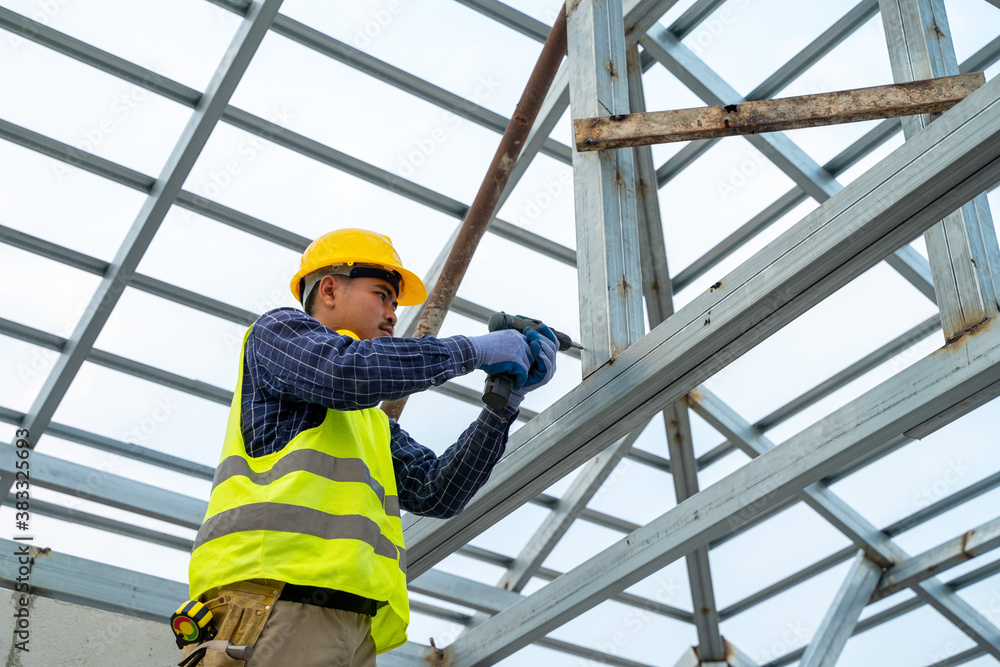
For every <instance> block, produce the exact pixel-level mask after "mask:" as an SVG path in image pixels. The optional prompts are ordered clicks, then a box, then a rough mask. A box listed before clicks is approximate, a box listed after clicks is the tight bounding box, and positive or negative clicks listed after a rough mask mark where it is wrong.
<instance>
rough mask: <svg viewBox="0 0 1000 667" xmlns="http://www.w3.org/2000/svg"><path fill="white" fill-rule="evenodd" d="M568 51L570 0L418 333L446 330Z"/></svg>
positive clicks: (395, 413) (390, 407) (391, 406)
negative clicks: (446, 321)
mask: <svg viewBox="0 0 1000 667" xmlns="http://www.w3.org/2000/svg"><path fill="white" fill-rule="evenodd" d="M564 55H566V5H563V7H562V9H561V10H560V11H559V15H558V16H557V17H556V21H555V23H554V24H553V25H552V30H551V31H550V32H549V37H548V39H547V40H545V45H544V46H543V47H542V52H541V54H540V55H539V56H538V62H537V63H535V68H534V70H532V72H531V77H530V78H529V79H528V83H527V85H525V87H524V92H523V93H521V99H520V100H519V101H518V103H517V107H515V109H514V115H513V116H511V119H510V122H508V123H507V129H505V130H504V133H503V137H501V139H500V145H499V146H497V152H496V154H495V155H494V156H493V162H491V163H490V167H489V169H488V170H487V171H486V177H485V178H484V179H483V183H482V185H480V186H479V192H477V193H476V198H475V199H474V200H473V202H472V206H470V207H469V211H468V212H467V213H466V214H465V219H464V220H463V221H462V227H461V229H460V230H459V232H458V237H457V238H456V239H455V244H454V245H453V246H452V248H451V252H450V253H449V254H448V259H447V261H446V262H445V265H444V269H443V270H442V271H441V276H440V278H438V281H437V283H436V284H435V285H434V289H432V290H431V293H430V296H428V297H427V302H426V304H425V305H424V310H423V312H422V313H421V315H420V320H419V321H418V322H417V327H416V330H415V331H414V334H413V335H414V337H415V338H419V337H421V336H423V335H425V334H431V335H437V333H438V331H440V330H441V323H442V322H443V321H444V317H445V315H446V314H447V313H448V309H449V308H450V307H451V303H452V301H454V300H455V294H456V293H457V292H458V286H459V285H460V284H461V282H462V278H464V277H465V272H466V270H467V269H468V268H469V263H470V262H472V256H473V255H474V254H475V252H476V248H477V247H478V246H479V240H480V239H482V238H483V234H485V233H486V228H487V226H489V223H490V220H492V219H493V216H494V214H495V213H496V206H497V202H498V201H500V195H501V193H503V190H504V187H506V185H507V180H508V179H509V178H510V173H511V170H513V168H514V165H515V164H516V163H517V158H518V156H519V155H520V154H521V148H522V147H523V146H524V142H525V141H526V140H527V138H528V133H529V132H530V131H531V126H532V125H534V123H535V118H536V117H537V116H538V111H539V109H540V108H541V106H542V101H543V100H544V99H545V95H546V94H547V93H548V91H549V88H550V87H551V86H552V80H553V79H554V78H555V75H556V72H557V71H558V69H559V64H560V63H561V62H562V59H563V56H564ZM405 405H406V397H403V398H401V399H400V400H398V401H386V402H384V403H382V406H381V407H382V410H383V411H385V413H386V414H387V415H389V416H390V417H392V418H393V419H399V415H400V413H402V411H403V406H405Z"/></svg>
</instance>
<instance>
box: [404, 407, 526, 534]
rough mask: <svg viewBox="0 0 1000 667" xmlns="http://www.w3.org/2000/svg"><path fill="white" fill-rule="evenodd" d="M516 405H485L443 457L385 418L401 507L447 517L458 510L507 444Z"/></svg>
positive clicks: (481, 481) (443, 517)
mask: <svg viewBox="0 0 1000 667" xmlns="http://www.w3.org/2000/svg"><path fill="white" fill-rule="evenodd" d="M517 412H518V411H517V409H516V408H511V407H506V408H503V409H502V410H497V409H495V408H491V407H484V408H483V410H482V412H480V413H479V417H478V418H477V419H476V421H474V422H473V423H472V424H471V425H470V426H469V428H467V429H466V430H465V432H464V433H462V435H461V436H460V437H459V439H458V442H456V443H455V444H453V445H452V446H451V447H449V448H448V450H447V451H445V452H444V453H443V454H442V455H441V456H437V455H435V454H434V452H433V451H432V450H430V449H428V448H427V447H424V446H423V445H420V444H418V443H417V442H416V441H415V440H414V439H413V438H411V437H410V435H409V434H408V433H407V432H406V431H404V430H403V429H402V428H400V426H399V424H397V423H396V422H395V420H392V419H390V420H389V428H390V431H391V440H390V447H391V449H392V460H393V467H394V468H395V471H396V487H397V492H398V494H399V506H400V507H401V508H402V509H404V510H406V511H408V512H411V513H413V514H420V515H423V516H431V517H437V518H441V519H446V518H448V517H452V516H455V515H456V514H458V513H459V512H461V511H462V510H463V509H464V508H465V506H466V505H467V504H468V503H469V501H470V500H472V497H473V496H474V495H475V493H476V491H478V490H479V489H480V487H482V486H483V484H485V483H486V480H488V479H489V478H490V473H491V472H492V471H493V466H494V465H496V463H497V461H499V460H500V457H501V456H503V453H504V448H505V446H506V444H507V436H508V433H509V431H510V425H511V422H512V421H513V420H514V419H515V418H516V417H517Z"/></svg>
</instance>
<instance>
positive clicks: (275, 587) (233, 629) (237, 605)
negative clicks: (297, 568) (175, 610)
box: [178, 579, 285, 667]
mask: <svg viewBox="0 0 1000 667" xmlns="http://www.w3.org/2000/svg"><path fill="white" fill-rule="evenodd" d="M284 586H285V584H284V582H281V581H272V580H269V579H254V580H251V581H240V582H236V583H234V584H229V585H227V586H223V587H222V588H220V589H218V590H217V591H210V592H209V594H208V595H206V597H208V598H209V599H208V600H207V601H206V602H205V603H204V604H205V607H207V608H208V610H209V611H210V612H212V625H213V626H214V628H215V630H216V633H215V637H214V639H213V640H211V641H207V642H203V643H201V644H192V645H189V646H186V647H184V657H183V658H182V659H181V662H179V663H178V664H179V665H181V666H182V667H242V666H243V665H245V664H246V661H247V660H249V659H250V657H251V656H252V655H253V649H252V647H253V645H254V643H255V642H256V641H257V638H258V637H260V633H261V630H263V629H264V624H265V623H267V619H268V617H269V616H270V615H271V610H272V609H274V603H275V601H276V600H278V599H279V597H280V596H281V592H282V589H283V588H284ZM196 654H197V655H196Z"/></svg>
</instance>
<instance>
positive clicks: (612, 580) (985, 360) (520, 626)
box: [446, 325, 1000, 667]
mask: <svg viewBox="0 0 1000 667" xmlns="http://www.w3.org/2000/svg"><path fill="white" fill-rule="evenodd" d="M998 381H1000V325H994V326H991V327H986V328H984V330H983V331H982V332H980V333H979V334H978V335H976V336H964V337H962V338H960V339H959V340H958V341H956V342H955V343H953V344H952V345H950V346H948V347H946V348H942V349H941V350H938V351H937V352H935V353H933V354H931V355H930V356H928V357H926V358H924V359H922V360H920V361H918V362H917V363H915V364H913V365H912V366H910V367H909V368H907V369H905V370H904V371H902V372H901V373H900V374H899V375H897V376H896V378H895V379H894V381H892V382H888V383H884V384H883V385H881V386H879V387H876V388H875V389H873V390H871V391H870V392H868V393H866V394H865V395H863V396H861V397H859V398H858V399H856V400H854V401H852V402H850V403H848V404H847V405H845V406H844V407H842V408H840V409H839V410H837V411H835V412H834V413H832V414H831V415H829V416H828V417H826V418H824V419H822V420H820V421H819V422H817V423H816V424H813V425H812V426H810V427H808V428H806V429H805V430H803V431H802V432H800V433H799V434H798V435H796V436H794V437H792V438H790V439H789V440H788V441H786V442H785V443H784V446H782V447H780V448H776V449H773V450H771V451H768V452H766V453H764V454H762V455H761V456H760V457H758V458H757V459H755V460H753V461H751V462H749V463H748V464H746V465H745V466H743V467H742V468H740V469H739V470H737V471H735V472H734V473H732V474H730V475H729V476H728V477H726V478H724V479H722V480H720V481H719V482H716V483H715V484H714V485H712V487H710V488H709V489H706V490H705V491H703V492H702V493H699V494H697V495H696V496H694V497H692V498H690V499H689V500H688V501H686V502H684V503H682V504H681V505H678V506H677V507H675V508H673V509H671V510H669V511H667V512H666V513H665V514H663V515H662V516H660V517H659V518H657V519H655V520H654V521H652V522H651V523H649V524H647V525H646V526H644V527H642V528H640V529H639V530H637V531H635V532H634V533H632V534H631V535H630V536H628V537H626V539H624V540H622V541H620V542H617V543H616V544H614V545H612V546H611V547H609V548H607V549H605V550H604V551H602V552H601V553H600V554H598V555H597V556H595V557H594V558H592V559H590V560H589V561H587V562H585V563H583V564H582V565H580V566H578V567H577V568H575V569H573V570H571V571H570V572H568V573H567V574H565V575H564V576H562V577H560V578H559V579H558V580H556V581H554V582H552V583H551V584H549V585H548V586H546V587H545V588H543V589H541V590H540V591H538V592H537V593H535V594H534V595H531V596H529V597H527V598H525V599H524V600H522V601H521V602H518V603H516V604H515V605H513V606H512V607H510V608H508V609H507V610H505V611H503V612H501V613H499V614H497V615H496V616H495V617H494V618H493V619H491V620H490V621H487V622H485V623H482V624H481V625H479V626H477V627H476V628H473V629H471V630H469V631H468V632H467V633H465V634H464V635H462V636H461V637H460V638H459V639H458V640H457V641H456V642H455V644H453V645H452V646H451V647H449V648H448V649H447V651H446V653H447V654H449V655H450V656H451V659H452V662H451V665H452V666H453V667H466V666H471V665H484V664H493V663H494V662H497V661H498V660H501V659H503V658H504V657H506V656H508V655H510V654H511V653H513V652H514V651H516V650H518V649H519V648H521V647H523V646H524V645H526V644H527V643H530V642H531V641H533V640H534V639H535V638H536V637H540V636H543V635H545V634H546V633H548V632H550V631H551V630H553V629H554V628H556V627H559V626H560V625H562V624H563V623H565V622H566V621H567V620H569V619H570V618H573V617H575V616H578V615H579V614H581V613H583V612H584V611H586V610H587V609H589V608H591V607H593V606H594V605H595V604H598V603H599V602H600V601H601V600H603V599H605V598H607V597H608V595H609V594H611V593H613V592H616V591H621V590H624V589H625V588H627V587H628V586H630V585H632V584H634V583H635V582H638V581H641V580H642V579H643V578H645V577H646V576H648V575H649V574H651V573H653V572H655V571H657V570H659V569H661V568H662V567H664V566H665V565H667V564H669V563H670V562H673V561H674V560H676V559H677V558H679V557H680V556H683V555H684V554H686V553H689V552H690V551H691V550H693V549H695V548H697V547H699V546H704V545H705V544H707V543H708V542H709V541H710V540H711V539H712V538H713V537H718V536H719V535H721V534H723V533H724V532H725V531H726V528H727V525H728V524H731V523H732V522H733V521H734V520H738V517H740V516H741V514H749V515H750V516H752V515H753V514H755V513H757V512H760V511H762V510H763V509H766V508H767V507H768V506H771V505H774V504H776V503H778V502H780V501H782V500H785V499H786V498H788V497H790V496H792V495H794V494H795V493H797V492H798V491H800V490H801V489H803V488H805V487H806V486H808V485H809V484H812V483H815V482H817V481H819V480H820V479H822V478H823V477H824V476H826V475H827V474H829V473H830V472H832V471H834V470H836V469H838V468H840V467H842V466H843V465H844V464H845V463H846V462H848V461H850V460H852V459H854V458H856V457H857V456H859V455H860V454H862V453H864V452H867V451H870V450H872V449H873V448H878V447H879V446H881V445H882V444H883V443H884V442H886V440H888V439H890V438H892V437H893V436H895V435H897V434H899V433H902V432H905V431H907V430H908V429H910V428H912V427H913V426H915V425H918V424H921V423H923V422H925V421H926V420H927V418H928V416H930V415H934V414H939V413H941V412H944V411H946V410H947V409H948V407H949V406H950V405H953V404H955V403H957V402H959V401H963V400H966V399H968V398H971V397H974V396H976V395H977V394H978V392H980V391H982V390H983V389H984V388H985V387H988V386H990V385H991V384H993V383H995V382H998ZM925 583H926V582H925ZM966 630H967V629H966ZM993 630H994V631H995V632H996V633H998V634H1000V630H998V629H997V628H996V627H995V626H993Z"/></svg>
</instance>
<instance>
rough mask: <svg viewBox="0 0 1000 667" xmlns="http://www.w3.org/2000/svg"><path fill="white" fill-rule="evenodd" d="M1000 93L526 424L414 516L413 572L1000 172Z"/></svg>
mask: <svg viewBox="0 0 1000 667" xmlns="http://www.w3.org/2000/svg"><path fill="white" fill-rule="evenodd" d="M998 95H1000V81H995V80H991V81H990V82H988V83H987V84H986V85H985V86H983V88H981V89H980V90H978V91H976V92H975V93H973V94H972V95H970V96H969V97H968V98H967V99H966V100H965V101H963V102H962V103H960V104H958V105H957V106H956V107H954V108H953V109H952V110H951V111H949V112H948V113H946V114H944V115H943V116H942V118H941V120H940V121H938V122H937V123H934V124H933V125H931V126H930V127H928V128H927V129H926V130H925V131H924V132H923V133H921V135H919V136H918V137H917V138H916V139H915V140H914V141H911V142H908V144H907V145H904V146H902V147H900V148H899V149H897V150H896V151H894V152H893V153H892V154H890V155H889V156H887V157H886V158H885V159H884V160H883V161H882V162H881V163H880V164H879V167H878V168H877V169H874V170H870V171H869V172H868V173H867V174H865V175H863V176H862V177H859V178H858V179H857V180H855V181H854V182H853V183H851V184H850V185H849V186H848V187H847V188H845V189H844V190H843V191H842V192H841V193H840V194H838V196H836V197H833V198H831V199H830V200H829V201H827V202H826V203H824V204H823V205H821V206H820V207H819V208H818V209H816V210H814V211H813V212H812V213H810V214H809V215H807V216H806V217H805V218H804V219H803V220H802V221H801V222H799V223H798V224H797V225H795V226H794V227H792V228H791V229H790V230H788V231H787V232H786V233H784V234H783V235H781V236H780V237H778V239H776V240H775V241H774V242H772V243H771V244H770V245H769V246H768V247H767V248H766V249H765V250H764V251H763V252H762V253H759V254H758V255H757V256H755V257H754V258H752V259H750V260H748V261H747V262H746V263H744V264H743V265H741V266H740V267H739V268H737V269H735V270H734V271H733V272H732V273H731V274H730V275H729V276H727V277H726V278H725V279H724V280H723V281H720V283H721V284H720V286H719V288H717V289H716V290H714V291H710V292H705V293H703V294H701V295H700V296H699V297H696V298H695V299H694V301H692V302H691V303H690V304H688V305H687V306H686V307H684V308H683V309H681V310H679V311H678V312H677V313H676V314H675V315H674V316H673V317H671V318H670V319H669V320H667V321H666V322H664V323H663V324H662V325H660V326H659V327H657V328H656V329H654V330H653V331H652V332H651V333H650V334H649V335H647V336H646V337H645V338H643V339H641V340H639V341H638V342H637V343H635V344H634V345H633V346H632V347H630V348H629V349H627V350H626V351H625V352H623V353H622V354H621V355H619V357H618V359H617V361H616V362H615V363H614V364H612V365H610V366H608V367H606V368H604V369H602V370H601V371H599V372H597V373H595V374H594V375H593V376H591V378H590V379H588V380H587V381H585V382H584V383H582V384H581V385H580V386H578V387H576V388H575V389H573V390H572V391H570V392H569V393H568V394H567V395H566V396H564V397H563V398H562V399H560V400H558V401H556V402H555V403H554V404H553V405H552V406H551V407H549V408H548V409H547V410H545V411H544V412H543V413H542V414H540V415H539V416H538V417H537V418H535V419H534V420H532V421H531V422H530V423H529V424H527V425H526V426H525V427H523V428H521V429H520V430H518V431H517V432H516V433H515V434H513V436H512V437H511V440H510V442H509V443H508V446H507V454H506V455H505V457H504V458H503V459H502V460H501V461H500V463H499V464H498V465H497V466H496V467H495V468H494V470H493V474H492V477H491V479H490V481H489V482H488V483H487V484H486V486H485V487H484V488H483V489H482V490H480V492H479V494H478V496H477V498H476V499H474V500H473V501H472V502H471V503H470V504H469V506H468V507H466V509H465V511H463V513H462V514H460V515H459V516H457V517H454V518H453V519H450V520H449V521H447V522H431V521H429V520H420V519H415V520H407V522H406V531H407V542H408V544H409V545H410V546H409V548H408V550H407V556H408V559H409V564H410V565H409V569H410V572H412V573H413V576H418V575H419V573H420V572H421V571H424V570H426V569H427V568H429V567H430V566H431V565H432V564H433V563H435V562H437V561H438V560H440V559H441V558H443V557H444V554H446V553H450V552H451V551H453V550H454V548H456V547H457V545H458V544H460V543H465V542H467V541H468V540H469V539H470V538H471V537H472V536H473V535H475V534H478V533H479V532H482V531H483V530H485V529H486V528H488V527H489V526H490V525H492V524H493V523H494V522H496V521H498V520H499V519H500V518H501V517H503V516H505V515H506V514H508V513H509V512H511V511H513V509H514V508H516V507H518V506H520V505H521V504H523V503H524V502H527V500H528V499H529V498H531V497H532V496H534V495H537V493H540V492H541V491H542V490H543V489H545V488H546V487H547V486H549V485H550V484H551V483H553V482H554V481H556V480H557V479H559V478H560V477H561V476H563V475H564V474H566V473H567V472H568V471H570V470H572V469H574V468H576V467H577V466H579V465H580V464H582V463H583V461H585V460H587V459H588V458H591V457H592V456H594V455H595V454H596V453H597V452H598V451H600V450H601V449H603V448H605V447H607V446H608V445H610V444H611V443H612V442H614V441H615V440H616V439H617V438H619V437H621V436H622V435H624V434H625V433H627V432H628V431H630V430H632V429H634V428H635V426H636V425H637V424H638V423H640V422H642V421H643V420H648V419H649V418H650V417H651V416H652V415H653V414H655V413H656V412H658V411H660V410H662V408H663V407H664V406H666V405H669V404H670V403H671V402H673V401H676V400H677V399H679V398H681V397H682V396H683V395H685V394H686V393H687V392H688V391H690V390H691V389H693V388H694V387H696V386H697V385H698V384H700V383H701V382H703V381H704V380H705V379H707V378H708V377H710V376H711V375H713V374H714V373H715V372H716V371H717V370H718V369H720V368H722V367H723V366H724V365H726V364H728V363H730V362H731V361H732V359H734V358H736V357H738V356H739V355H740V354H742V353H743V352H745V351H746V350H747V349H749V348H750V347H752V346H753V345H755V344H756V343H757V342H759V341H760V340H761V339H763V338H764V337H766V336H768V335H770V334H771V333H773V332H774V331H776V330H777V329H779V328H780V327H781V326H783V325H784V324H786V323H787V322H790V321H791V320H792V319H794V318H795V317H797V316H798V315H799V314H801V313H802V312H804V311H805V310H807V309H808V308H810V307H812V306H813V305H815V304H816V303H817V302H819V301H820V300H822V299H823V298H825V297H826V296H828V295H829V294H831V293H832V292H833V291H835V290H836V289H838V288H839V287H841V286H843V285H845V284H847V282H849V281H850V280H852V279H853V278H855V277H857V276H858V275H860V274H861V273H862V272H863V271H865V270H867V269H868V268H870V267H871V266H872V265H873V264H874V263H875V262H877V261H878V260H880V259H881V258H883V257H885V256H886V255H888V254H890V253H891V252H892V251H893V250H894V249H895V248H898V247H901V246H902V245H904V244H905V243H907V242H909V241H910V240H911V239H913V238H914V237H915V236H916V235H918V234H919V233H921V232H922V231H923V230H924V229H925V228H926V227H927V226H929V225H930V224H932V221H933V218H934V216H936V215H938V216H939V217H940V215H939V213H940V214H943V212H944V211H947V210H951V209H953V208H954V207H956V206H958V205H960V204H961V201H963V200H964V198H967V195H969V194H970V193H973V192H978V191H981V190H982V189H984V188H985V187H988V185H989V184H991V183H995V182H997V180H1000V158H996V157H995V156H996V155H997V149H998V147H1000V112H998V111H1000V101H998V99H997V96H998ZM875 203H877V205H876V204H875ZM870 205H871V206H870ZM720 352H723V353H722V354H719V353H720Z"/></svg>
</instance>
